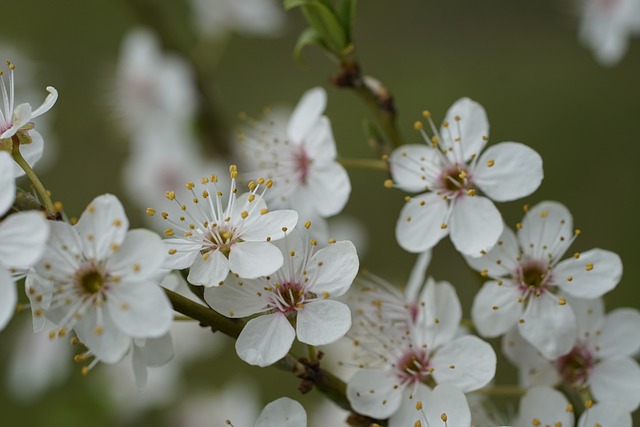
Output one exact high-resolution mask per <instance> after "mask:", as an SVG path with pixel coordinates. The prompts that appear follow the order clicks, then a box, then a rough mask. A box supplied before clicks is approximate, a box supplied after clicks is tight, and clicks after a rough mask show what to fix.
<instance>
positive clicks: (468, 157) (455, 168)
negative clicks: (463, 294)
mask: <svg viewBox="0 0 640 427" xmlns="http://www.w3.org/2000/svg"><path fill="white" fill-rule="evenodd" d="M424 116H425V118H427V119H428V121H429V125H430V127H431V131H432V132H433V134H434V136H433V137H431V138H430V137H429V136H428V135H427V133H426V132H425V131H424V129H423V125H422V123H421V122H417V123H416V129H418V130H419V131H420V133H421V134H422V136H423V138H424V140H425V142H426V145H404V146H401V147H398V148H396V149H395V150H394V151H393V153H391V156H390V158H389V165H390V168H391V176H392V177H393V183H392V185H395V186H397V187H398V188H401V189H402V190H405V191H410V192H423V193H422V194H419V195H417V196H414V197H412V198H411V199H409V200H408V201H407V203H406V204H405V205H404V207H403V208H402V211H401V212H400V216H399V218H398V221H397V224H396V239H397V240H398V244H400V246H401V247H402V248H403V249H405V250H407V251H409V252H424V251H426V250H428V249H430V248H432V247H433V246H435V245H436V243H438V242H439V241H440V240H441V239H442V238H443V237H444V236H446V235H447V234H451V241H452V242H453V244H454V246H455V247H456V249H457V250H458V251H459V252H461V253H462V254H464V255H468V256H480V255H481V253H482V251H488V250H489V249H491V248H492V247H493V245H495V243H496V242H497V241H498V238H499V237H500V233H501V232H502V228H503V224H502V217H501V215H500V212H498V210H497V209H496V207H495V205H494V204H493V202H492V200H494V201H497V202H506V201H510V200H516V199H519V198H522V197H525V196H528V195H529V194H531V193H533V192H534V191H535V190H536V189H537V188H538V186H539V185H540V182H541V181H542V176H543V173H542V159H541V158H540V155H539V154H538V153H536V152H535V151H534V150H532V149H531V148H529V147H527V146H525V145H523V144H520V143H517V142H503V143H500V144H497V145H494V146H492V147H490V148H488V149H487V150H485V151H484V152H482V151H483V149H484V147H485V145H486V143H487V141H488V136H489V122H488V120H487V116H486V113H485V111H484V108H482V106H481V105H480V104H478V103H477V102H474V101H472V100H470V99H469V98H462V99H460V100H458V101H456V102H455V103H454V104H453V105H452V106H451V108H449V111H447V115H446V117H445V120H444V121H443V122H442V126H441V128H440V131H438V130H437V129H436V126H435V125H434V123H433V121H432V120H431V115H430V113H428V112H425V113H424ZM478 190H480V191H482V192H483V193H484V194H485V195H486V196H487V197H484V196H481V195H480V194H479V193H478Z"/></svg>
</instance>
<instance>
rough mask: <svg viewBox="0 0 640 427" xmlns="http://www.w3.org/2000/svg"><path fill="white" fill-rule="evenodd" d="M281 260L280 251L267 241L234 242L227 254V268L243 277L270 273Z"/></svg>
mask: <svg viewBox="0 0 640 427" xmlns="http://www.w3.org/2000/svg"><path fill="white" fill-rule="evenodd" d="M283 262H284V258H283V257H282V252H280V250H279V249H278V248H277V247H275V246H274V245H272V244H271V243H267V242H242V243H235V244H234V245H233V246H232V247H231V253H230V254H229V268H230V269H231V271H232V272H234V273H236V274H238V275H239V276H240V277H242V278H245V279H255V278H257V277H260V276H267V275H269V274H272V273H273V272H275V271H276V270H278V269H279V268H280V267H282V263H283Z"/></svg>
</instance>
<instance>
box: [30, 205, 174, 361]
mask: <svg viewBox="0 0 640 427" xmlns="http://www.w3.org/2000/svg"><path fill="white" fill-rule="evenodd" d="M128 228H129V221H128V219H127V217H126V215H125V212H124V208H123V207H122V204H121V203H120V201H119V200H118V199H117V198H116V197H115V196H113V195H110V194H105V195H102V196H99V197H96V198H95V199H94V200H93V201H92V202H91V203H90V204H89V206H88V207H87V209H86V210H85V211H84V213H83V214H82V215H81V217H80V219H79V220H78V223H77V224H76V225H74V226H71V225H70V224H68V223H66V222H59V221H51V222H50V229H51V235H50V237H49V243H48V246H47V249H46V251H45V253H44V255H43V256H42V259H41V260H40V261H39V262H38V264H37V265H36V266H35V267H34V268H35V273H30V275H31V274H37V275H38V276H40V277H41V278H44V279H46V281H41V280H36V281H35V282H34V281H32V283H35V284H38V283H39V284H40V287H41V288H43V289H40V292H38V293H31V292H30V293H29V297H30V299H31V304H32V306H35V307H36V308H35V311H37V310H38V309H40V310H42V311H43V312H44V314H45V316H46V318H47V319H49V320H51V321H52V322H53V323H54V324H55V325H56V326H57V327H58V330H57V331H51V334H50V336H52V337H54V336H55V335H56V334H57V335H59V336H65V335H67V334H68V333H69V332H70V331H71V330H73V331H75V333H76V335H77V336H78V338H79V339H80V340H81V341H82V342H83V343H84V344H85V345H86V347H87V348H88V349H89V353H88V354H91V355H92V356H95V357H96V359H94V361H92V362H91V365H90V366H89V367H88V368H91V367H92V366H94V365H95V364H96V363H97V362H98V361H102V362H105V363H116V362H118V361H119V360H120V359H122V357H123V356H124V355H125V353H126V352H127V351H128V350H129V348H130V345H131V339H132V338H134V339H135V338H138V339H144V338H158V337H161V336H163V335H164V334H166V333H167V332H168V331H169V327H170V326H171V322H172V320H173V312H172V309H171V304H170V303H169V300H168V298H167V297H166V295H165V294H164V292H163V291H162V289H161V288H160V286H159V285H158V283H157V282H156V277H157V276H158V275H159V274H160V267H161V265H162V262H163V261H164V258H165V256H166V248H165V247H164V245H163V243H162V240H161V239H160V237H159V236H157V235H156V234H154V233H152V232H150V231H148V230H141V229H140V230H128ZM27 280H29V279H27ZM47 287H49V289H48V292H49V294H48V295H46V291H47V289H46V288H47ZM32 289H36V288H32ZM85 369H86V368H85Z"/></svg>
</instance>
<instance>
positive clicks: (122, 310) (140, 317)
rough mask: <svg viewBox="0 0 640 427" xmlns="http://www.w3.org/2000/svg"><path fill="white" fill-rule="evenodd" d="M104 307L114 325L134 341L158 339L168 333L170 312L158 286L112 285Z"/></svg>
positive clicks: (171, 310)
mask: <svg viewBox="0 0 640 427" xmlns="http://www.w3.org/2000/svg"><path fill="white" fill-rule="evenodd" d="M107 307H108V310H109V313H110V315H111V317H112V320H113V323H114V324H115V325H116V326H117V327H118V328H119V329H120V330H121V331H123V332H125V333H126V334H127V335H129V336H131V337H133V338H148V337H152V338H157V337H160V336H162V335H164V334H166V333H167V332H168V331H169V328H170V327H171V322H172V321H173V309H172V308H171V303H170V302H169V299H168V298H167V296H166V295H165V294H164V292H163V291H162V289H161V288H160V286H159V285H157V284H156V283H153V282H149V281H146V280H141V281H135V282H127V281H123V282H122V283H119V284H114V285H111V289H110V290H109V293H108V297H107Z"/></svg>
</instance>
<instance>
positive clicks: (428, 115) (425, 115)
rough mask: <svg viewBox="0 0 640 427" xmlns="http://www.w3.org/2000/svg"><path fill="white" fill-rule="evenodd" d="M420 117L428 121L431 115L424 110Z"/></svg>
mask: <svg viewBox="0 0 640 427" xmlns="http://www.w3.org/2000/svg"><path fill="white" fill-rule="evenodd" d="M422 117H424V118H425V119H429V118H431V113H430V112H429V111H428V110H424V111H423V112H422Z"/></svg>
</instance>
